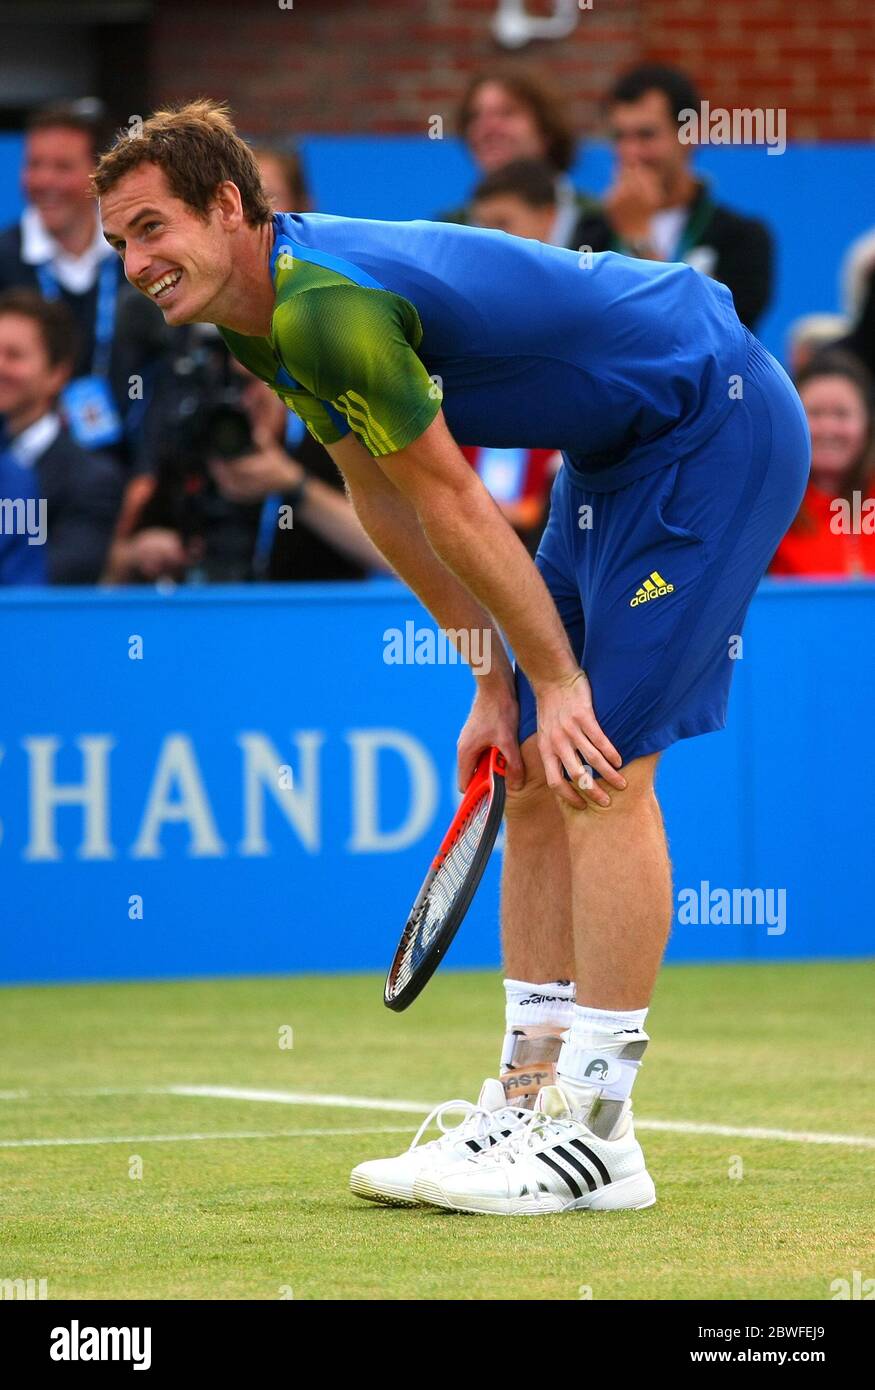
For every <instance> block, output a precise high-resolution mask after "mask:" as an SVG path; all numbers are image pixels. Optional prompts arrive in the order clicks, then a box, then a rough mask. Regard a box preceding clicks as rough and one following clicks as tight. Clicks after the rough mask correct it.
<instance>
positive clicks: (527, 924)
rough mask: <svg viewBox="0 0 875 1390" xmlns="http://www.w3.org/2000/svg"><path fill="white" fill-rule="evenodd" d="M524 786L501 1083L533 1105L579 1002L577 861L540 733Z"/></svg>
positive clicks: (507, 919)
mask: <svg viewBox="0 0 875 1390" xmlns="http://www.w3.org/2000/svg"><path fill="white" fill-rule="evenodd" d="M521 753H522V757H523V763H524V765H525V771H526V780H525V785H524V786H523V787H522V789H521V790H519V791H512V790H511V789H510V788H508V793H507V801H506V805H505V849H504V865H503V869H502V876H501V936H502V949H503V959H504V972H505V977H506V978H505V994H506V1000H507V1003H506V1011H505V1029H506V1031H505V1039H504V1047H503V1049H502V1058H501V1071H502V1082H503V1084H504V1087H505V1092H506V1094H507V1096H508V1099H510V1100H513V1101H514V1102H515V1103H516V1104H521V1105H528V1106H531V1105H533V1104H534V1101H535V1097H536V1095H537V1093H538V1091H539V1090H540V1088H541V1087H542V1086H546V1085H549V1084H550V1083H551V1082H552V1081H554V1080H555V1075H556V1061H557V1059H558V1057H559V1050H560V1047H561V1043H562V1036H563V1033H564V1030H565V1029H566V1028H568V1027H569V1026H570V1023H571V1018H572V1009H573V1005H574V985H573V984H572V981H573V979H574V974H575V967H574V933H573V929H572V915H571V862H570V858H569V852H568V836H567V835H566V833H565V826H564V818H563V815H562V809H561V807H560V805H559V802H558V801H557V799H556V796H555V794H554V793H553V792H552V791H551V790H550V788H549V787H548V786H547V783H546V779H545V777H544V767H543V764H542V762H541V757H540V754H539V752H538V749H537V743H536V740H535V738H534V737H532V738H529V739H526V741H525V743H524V744H523V745H522V749H521Z"/></svg>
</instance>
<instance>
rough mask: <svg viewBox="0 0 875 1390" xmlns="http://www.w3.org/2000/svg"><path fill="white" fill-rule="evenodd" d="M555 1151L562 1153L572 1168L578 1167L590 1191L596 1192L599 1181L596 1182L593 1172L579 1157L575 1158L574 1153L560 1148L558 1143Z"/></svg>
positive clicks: (555, 1152)
mask: <svg viewBox="0 0 875 1390" xmlns="http://www.w3.org/2000/svg"><path fill="white" fill-rule="evenodd" d="M553 1153H554V1154H561V1155H562V1157H563V1158H564V1159H565V1162H566V1163H570V1164H571V1166H572V1168H576V1169H577V1171H578V1173H579V1174H580V1176H581V1177H582V1178H583V1181H584V1182H585V1183H586V1185H587V1187H588V1188H589V1190H590V1192H595V1190H596V1188H597V1187H598V1183H597V1182H596V1180H595V1178H594V1177H593V1175H592V1173H590V1171H589V1170H588V1169H587V1168H584V1166H583V1164H582V1163H581V1161H580V1159H579V1158H575V1157H574V1154H570V1153H569V1152H568V1150H567V1149H562V1148H559V1146H558V1145H557V1146H556V1148H555V1149H554V1150H553Z"/></svg>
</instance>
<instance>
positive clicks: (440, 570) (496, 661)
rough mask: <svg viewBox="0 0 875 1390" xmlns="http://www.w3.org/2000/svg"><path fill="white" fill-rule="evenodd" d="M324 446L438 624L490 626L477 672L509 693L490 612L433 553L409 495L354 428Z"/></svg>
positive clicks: (377, 541) (367, 524) (363, 516)
mask: <svg viewBox="0 0 875 1390" xmlns="http://www.w3.org/2000/svg"><path fill="white" fill-rule="evenodd" d="M328 451H329V453H330V454H331V457H332V458H333V459H334V461H335V463H336V464H337V466H338V468H339V469H340V471H341V472H342V474H343V476H344V479H345V480H346V487H347V492H348V494H349V498H350V501H351V502H352V505H353V508H354V509H355V513H356V516H357V517H358V519H359V521H360V522H361V524H362V526H363V527H364V529H365V531H366V532H367V533H368V535H369V536H370V538H371V540H372V541H373V543H374V545H375V546H376V547H377V549H378V550H379V551H380V552H381V554H383V555H384V556H385V557H386V559H387V560H388V561H389V564H390V565H391V566H392V568H393V569H394V570H395V572H396V573H397V574H399V575H400V576H401V578H402V579H403V580H404V582H405V583H406V584H407V585H408V587H409V588H411V589H412V590H413V592H414V593H415V594H417V595H418V597H419V598H420V599H421V600H422V602H423V603H424V604H425V606H426V608H427V609H428V611H429V612H430V613H431V614H432V616H433V617H434V618H435V619H436V620H437V622H438V623H439V624H440V626H441V627H442V628H443V629H444V630H445V631H447V632H451V631H456V632H461V631H464V632H473V631H475V630H480V631H482V632H487V631H488V632H489V634H490V637H489V641H490V647H489V650H490V651H491V655H492V660H491V667H490V670H489V671H488V672H483V673H482V674H479V675H477V676H476V678H477V680H478V682H479V683H481V684H482V685H484V686H488V687H494V688H495V690H496V691H498V690H500V689H501V690H504V691H506V692H507V693H509V694H510V695H511V696H512V697H513V696H514V683H513V671H512V669H511V665H510V661H509V659H508V656H507V652H506V651H505V648H504V643H503V641H502V639H501V635H500V633H499V632H498V629H497V628H496V626H495V623H494V621H493V619H492V617H491V615H490V614H489V613H488V612H487V611H486V609H485V608H484V607H483V605H482V604H481V603H478V601H477V599H476V598H474V596H473V594H471V593H470V592H469V590H468V589H466V588H465V586H464V585H463V584H461V583H460V582H459V580H458V579H456V577H455V576H454V575H453V574H451V573H450V572H449V570H448V569H447V567H446V565H444V564H442V562H441V561H440V560H439V559H438V557H437V555H436V554H435V552H434V550H433V548H432V546H431V545H430V544H429V542H428V540H427V538H426V535H425V532H424V531H423V528H422V525H421V523H420V519H419V516H418V514H417V511H416V508H415V506H414V505H413V503H412V502H411V501H410V499H409V498H407V497H405V496H404V493H403V492H401V491H399V489H398V488H397V487H396V486H395V484H394V483H393V482H392V481H391V480H390V479H389V478H387V477H386V475H385V473H384V472H383V471H382V470H381V469H380V468H378V467H377V465H376V464H375V462H374V460H373V458H372V457H371V455H370V454H369V453H368V452H367V450H366V449H365V448H364V447H363V446H362V445H361V444H360V443H359V441H358V440H357V439H356V437H355V435H354V434H348V435H346V436H345V437H344V438H343V439H341V440H338V441H337V443H335V444H330V445H328ZM514 698H515V697H514Z"/></svg>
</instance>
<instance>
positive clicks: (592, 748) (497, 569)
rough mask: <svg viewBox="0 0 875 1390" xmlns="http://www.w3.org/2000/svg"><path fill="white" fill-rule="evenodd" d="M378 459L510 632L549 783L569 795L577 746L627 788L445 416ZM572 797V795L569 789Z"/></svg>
mask: <svg viewBox="0 0 875 1390" xmlns="http://www.w3.org/2000/svg"><path fill="white" fill-rule="evenodd" d="M379 464H380V468H381V470H382V472H383V473H384V475H385V476H386V477H387V478H388V479H389V480H390V482H392V483H394V484H395V486H396V487H397V488H398V489H399V491H400V492H402V493H403V494H404V496H405V497H406V498H407V499H408V500H409V501H410V502H411V503H412V505H413V507H414V508H415V511H416V514H417V515H418V517H419V520H420V523H421V526H422V529H423V531H424V532H425V535H426V537H427V539H428V541H429V543H430V545H431V547H432V549H433V550H434V551H435V553H436V554H437V555H438V556H439V558H440V559H441V560H442V561H443V563H444V564H445V565H446V567H447V568H448V569H449V570H451V571H452V573H453V574H455V575H456V577H457V578H458V579H459V580H460V581H461V583H462V584H464V586H465V587H466V588H467V589H469V590H470V591H471V593H473V594H475V595H476V597H477V599H478V600H479V601H480V603H482V604H483V606H484V607H485V608H488V609H489V611H490V612H491V613H492V614H494V616H495V618H496V619H497V620H498V622H499V623H500V624H501V627H502V628H503V629H504V631H505V632H506V633H507V637H508V640H509V641H510V644H511V646H512V647H513V650H514V654H515V656H516V658H517V660H518V661H519V663H520V665H521V666H522V668H523V670H524V671H525V673H526V675H527V676H528V678H529V681H530V682H531V685H532V688H533V690H534V692H535V695H536V697H537V700H538V709H539V724H540V725H541V727H542V730H546V734H547V739H546V741H545V742H543V741H542V745H541V752H542V756H543V757H544V762H545V768H546V770H547V774H548V779H549V781H550V784H551V785H552V786H554V787H555V788H556V789H557V790H559V791H560V792H564V790H565V789H564V788H563V787H562V786H561V766H564V767H566V768H567V769H568V771H569V773H570V774H571V775H572V776H573V777H574V778H575V781H577V778H578V776H579V773H580V771H581V770H582V769H580V766H579V760H578V758H577V757H576V755H575V749H576V748H577V749H580V750H581V751H582V752H583V753H584V755H585V757H586V759H587V761H588V763H589V764H590V766H592V767H593V768H595V769H596V770H597V771H598V772H599V773H601V775H602V776H603V777H604V778H605V780H606V781H608V782H610V783H611V784H612V785H614V786H617V787H622V786H625V781H624V779H623V778H622V777H621V776H620V775H619V774H618V773H617V772H616V771H615V770H614V766H612V764H614V765H615V766H618V765H619V763H620V757H619V754H618V753H617V751H616V749H615V748H614V747H613V745H612V744H611V742H610V740H609V739H608V738H607V737H606V735H605V734H604V733H603V731H602V730H601V728H600V727H599V725H598V722H597V721H596V718H595V714H594V712H593V710H592V703H591V698H590V695H589V682H588V681H587V680H586V677H585V676H584V675H583V673H582V672H581V670H580V667H579V665H578V663H577V660H576V659H575V656H574V653H573V652H572V650H571V647H570V645H569V642H568V637H567V635H566V632H565V629H564V628H563V626H562V621H561V619H560V617H559V614H558V612H557V611H556V606H555V604H554V603H553V600H552V598H551V596H550V594H549V592H548V590H547V586H546V585H545V583H544V581H543V579H542V578H541V575H540V574H539V572H538V570H537V569H536V568H535V566H534V564H533V563H532V560H531V557H530V556H529V554H528V552H527V551H526V549H525V546H524V545H523V544H522V542H521V541H520V539H519V537H518V536H517V535H516V533H515V532H514V531H513V529H512V528H511V526H510V525H509V524H508V522H507V521H506V520H505V518H504V517H503V516H502V514H501V511H500V509H499V507H498V506H497V504H496V503H495V502H494V501H493V499H492V498H491V497H490V495H489V493H488V492H487V491H486V488H485V487H484V486H483V484H482V482H481V481H480V479H479V478H478V477H477V475H476V473H475V472H474V471H473V469H472V468H471V467H470V465H469V464H468V463H467V461H466V460H465V458H464V456H463V454H462V453H461V451H460V449H459V448H458V446H457V445H456V443H455V441H454V440H453V438H452V436H451V434H450V432H449V430H448V429H447V426H446V422H445V421H444V417H443V413H442V412H441V413H439V414H438V415H437V416H436V417H435V419H434V420H433V421H432V423H431V424H430V425H429V427H428V428H427V429H426V430H425V432H424V433H423V434H422V435H420V437H419V438H418V439H416V440H414V441H413V442H412V443H411V444H408V445H407V446H406V447H405V448H403V449H400V450H398V451H397V452H396V453H393V454H391V455H388V456H386V457H383V458H381V459H380V460H379ZM548 744H549V747H548ZM560 764H561V766H560ZM566 799H571V800H573V795H572V794H569V796H568V798H566ZM594 799H601V798H600V797H596V798H594Z"/></svg>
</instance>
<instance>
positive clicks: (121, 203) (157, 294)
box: [99, 164, 242, 326]
mask: <svg viewBox="0 0 875 1390" xmlns="http://www.w3.org/2000/svg"><path fill="white" fill-rule="evenodd" d="M232 188H233V185H230V184H224V185H220V187H219V188H218V189H217V191H216V201H215V203H214V204H213V205H212V206H211V207H210V208H209V210H208V212H207V215H206V217H205V218H201V217H199V216H198V214H197V213H196V212H195V211H194V209H193V208H191V207H189V205H188V204H187V203H184V202H183V201H182V199H181V198H176V197H174V195H173V194H172V193H171V192H170V189H169V187H168V184H167V179H166V177H165V174H164V171H163V169H160V168H159V167H158V166H157V165H156V164H140V165H138V166H137V167H136V168H134V169H132V170H131V171H130V173H128V174H125V175H124V176H123V177H122V178H121V179H119V181H118V183H117V184H115V185H114V186H113V187H112V188H111V189H110V190H109V191H108V192H107V193H105V194H104V196H103V197H102V198H101V199H100V204H99V207H100V219H101V222H102V223H103V232H104V236H105V237H106V239H107V241H108V242H109V244H110V245H111V246H112V247H113V248H114V249H115V250H116V251H118V253H119V255H120V256H121V257H122V259H123V261H124V264H125V275H126V277H127V279H128V280H129V281H130V283H131V284H132V285H133V286H134V287H135V288H136V289H138V290H140V291H141V292H142V293H143V294H145V295H146V297H147V299H151V300H152V301H153V303H155V304H157V305H158V307H159V308H160V309H161V311H162V313H163V314H164V319H165V321H166V322H167V323H168V324H171V325H174V326H175V325H178V324H182V323H205V322H211V321H212V320H211V318H210V306H211V305H213V304H214V303H215V301H216V299H217V297H218V296H219V295H220V294H221V292H222V290H223V288H224V287H225V285H226V284H227V282H228V279H229V277H230V275H231V269H232V249H231V238H230V237H229V235H228V232H229V231H234V230H236V229H237V228H238V227H239V226H240V223H241V221H242V214H241V212H240V210H239V195H238V196H237V197H236V198H235V197H234V196H232V195H231V194H229V191H228V190H229V189H232ZM234 191H235V192H236V190H234Z"/></svg>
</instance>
